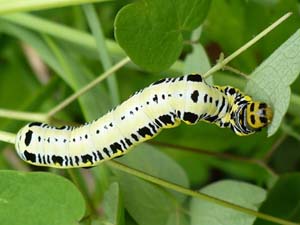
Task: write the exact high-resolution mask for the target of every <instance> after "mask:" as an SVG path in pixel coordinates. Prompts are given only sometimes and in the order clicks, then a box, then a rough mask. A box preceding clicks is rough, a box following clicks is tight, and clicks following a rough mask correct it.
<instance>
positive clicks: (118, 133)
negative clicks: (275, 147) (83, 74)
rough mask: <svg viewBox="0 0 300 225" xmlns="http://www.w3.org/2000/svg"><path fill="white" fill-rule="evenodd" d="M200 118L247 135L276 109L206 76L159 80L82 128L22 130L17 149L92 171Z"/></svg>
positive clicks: (37, 160) (34, 159) (32, 159)
mask: <svg viewBox="0 0 300 225" xmlns="http://www.w3.org/2000/svg"><path fill="white" fill-rule="evenodd" d="M201 120H203V121H206V122H210V123H215V124H217V125H218V126H219V127H222V128H231V129H232V130H233V131H234V132H235V133H236V134H237V135H241V136H242V135H249V134H252V133H255V132H256V131H258V130H260V129H261V128H263V127H265V126H267V125H268V124H269V123H270V122H271V120H272V110H271V108H270V107H269V106H268V105H267V104H266V103H262V102H255V101H253V100H252V99H251V97H249V96H247V95H244V94H243V93H241V92H240V91H239V90H238V89H235V88H232V87H229V86H224V87H219V86H210V85H208V84H207V83H206V82H205V81H204V79H203V78H202V77H201V75H198V74H190V75H185V76H181V77H177V78H165V79H162V80H159V81H157V82H154V83H152V84H151V85H150V86H148V87H146V88H145V89H143V90H141V91H138V92H136V93H135V94H134V95H133V96H132V97H131V98H129V99H128V100H127V101H125V102H123V103H122V104H121V105H119V106H118V107H116V108H115V109H114V110H112V111H111V112H109V113H107V114H106V115H104V116H103V117H101V118H99V119H97V120H95V121H93V122H91V123H87V124H86V125H83V126H80V127H76V128H75V127H69V126H64V127H60V128H57V127H52V126H50V125H48V124H45V123H37V122H33V123H30V124H28V125H26V126H25V127H23V128H22V129H21V130H20V131H19V132H18V134H17V137H16V145H15V146H16V149H17V152H18V154H19V155H20V157H21V158H22V159H23V160H25V161H27V162H29V163H31V164H34V165H38V166H49V167H58V168H71V167H89V166H94V165H97V164H99V163H100V162H103V161H105V160H108V159H112V158H115V157H117V156H120V155H123V154H125V153H126V152H127V151H128V150H129V149H131V148H132V147H133V146H134V145H137V144H138V143H141V142H144V141H146V140H149V139H151V138H153V137H155V136H156V135H157V134H158V133H159V132H160V131H161V130H162V129H163V128H171V127H175V126H178V125H179V124H180V122H181V121H184V122H185V123H187V124H195V123H197V122H198V121H201Z"/></svg>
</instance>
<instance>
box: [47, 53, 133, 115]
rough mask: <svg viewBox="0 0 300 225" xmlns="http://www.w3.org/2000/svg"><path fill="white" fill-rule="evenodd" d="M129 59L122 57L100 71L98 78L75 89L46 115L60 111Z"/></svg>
mask: <svg viewBox="0 0 300 225" xmlns="http://www.w3.org/2000/svg"><path fill="white" fill-rule="evenodd" d="M129 61H130V59H129V58H128V57H126V58H125V59H123V60H121V61H120V62H118V63H117V64H115V65H114V66H113V67H111V68H110V69H109V70H107V71H106V72H104V73H102V74H101V75H100V76H99V77H98V78H96V79H95V80H93V81H92V82H91V83H89V84H88V85H86V86H84V87H83V88H81V89H80V90H78V91H76V92H75V93H74V94H72V95H71V96H69V97H68V98H66V99H65V100H64V101H62V102H61V103H60V104H58V105H57V106H55V107H54V108H53V109H51V110H50V111H49V112H48V113H47V117H48V118H50V117H52V116H53V115H54V114H55V113H57V112H58V111H60V110H62V109H63V108H65V107H66V106H67V105H69V104H70V103H71V102H72V101H74V100H76V99H77V98H78V97H79V96H81V95H82V94H84V93H85V92H87V91H88V90H90V89H91V88H92V87H94V86H95V85H96V84H98V83H99V82H101V81H102V80H104V79H105V78H107V77H108V76H109V75H111V74H112V73H113V72H115V71H117V70H118V69H120V68H121V67H122V66H124V65H125V64H126V63H128V62H129Z"/></svg>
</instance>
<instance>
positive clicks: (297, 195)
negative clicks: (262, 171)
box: [254, 173, 300, 225]
mask: <svg viewBox="0 0 300 225" xmlns="http://www.w3.org/2000/svg"><path fill="white" fill-rule="evenodd" d="M299 206H300V173H293V174H286V175H283V176H280V177H279V179H278V180H277V182H276V184H275V185H274V186H273V188H272V189H271V190H270V191H269V193H268V196H267V199H266V200H265V201H264V203H263V204H262V206H261V207H260V209H259V211H260V212H263V213H266V214H269V215H273V216H276V217H280V218H283V219H287V220H290V221H294V222H300V207H299ZM273 224H274V225H275V223H271V222H267V221H263V220H261V219H257V220H256V221H255V223H254V225H273Z"/></svg>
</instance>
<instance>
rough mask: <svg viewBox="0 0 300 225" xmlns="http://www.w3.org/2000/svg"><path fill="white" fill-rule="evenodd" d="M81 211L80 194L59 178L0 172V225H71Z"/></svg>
mask: <svg viewBox="0 0 300 225" xmlns="http://www.w3.org/2000/svg"><path fill="white" fill-rule="evenodd" d="M84 211H85V204H84V199H83V197H82V195H81V193H80V192H79V191H78V189H77V188H76V187H75V186H74V185H73V184H72V183H71V182H70V181H68V180H66V179H64V178H62V177H60V176H57V175H54V174H51V173H41V172H36V173H24V172H16V171H4V170H2V171H1V172H0V221H1V224H3V225H20V224H22V225H43V224H45V225H47V224H52V225H74V224H77V223H78V222H79V220H80V219H81V218H82V217H83V215H84Z"/></svg>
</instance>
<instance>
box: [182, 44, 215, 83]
mask: <svg viewBox="0 0 300 225" xmlns="http://www.w3.org/2000/svg"><path fill="white" fill-rule="evenodd" d="M192 46H193V52H192V53H191V54H189V55H188V56H187V57H186V59H185V61H184V69H183V71H184V73H185V74H189V73H199V74H204V73H206V72H207V71H208V70H209V69H210V62H209V58H208V56H207V54H206V52H205V49H204V48H203V46H202V45H201V44H195V45H192ZM206 81H207V82H208V83H210V84H212V83H213V80H212V77H209V78H208V79H206Z"/></svg>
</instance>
